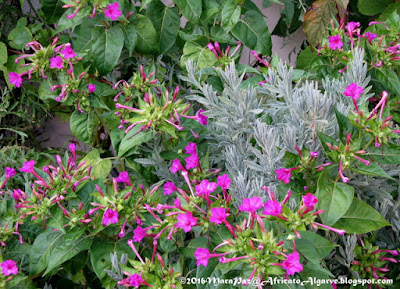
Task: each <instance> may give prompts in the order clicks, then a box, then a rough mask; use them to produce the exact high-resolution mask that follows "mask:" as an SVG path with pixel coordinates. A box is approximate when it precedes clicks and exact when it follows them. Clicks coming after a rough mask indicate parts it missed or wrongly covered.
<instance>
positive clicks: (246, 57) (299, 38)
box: [23, 0, 305, 150]
mask: <svg viewBox="0 0 400 289" xmlns="http://www.w3.org/2000/svg"><path fill="white" fill-rule="evenodd" d="M32 2H33V5H34V6H35V8H39V7H40V4H39V0H34V1H32ZM163 2H164V3H166V4H167V3H170V2H171V1H170V0H164V1H163ZM254 3H255V4H256V5H257V6H258V7H259V8H260V9H261V11H262V12H263V13H264V15H266V22H267V25H268V28H269V30H270V31H273V30H274V28H275V26H276V24H277V23H278V21H279V17H280V10H281V9H282V5H278V4H272V5H271V6H270V7H269V8H263V7H262V0H255V1H254ZM23 10H24V12H26V13H28V12H29V10H30V8H29V6H28V5H27V3H26V1H25V3H24V9H23ZM184 24H185V22H184V19H183V22H182V25H184ZM304 39H305V35H304V33H303V29H302V27H300V28H299V29H298V30H297V31H296V32H295V33H293V34H291V35H290V36H288V37H285V38H282V37H278V36H272V53H273V54H275V53H276V54H277V55H278V56H279V57H280V58H281V59H283V60H284V61H286V62H287V63H288V64H290V65H294V64H295V61H296V56H297V53H298V52H299V51H300V47H301V44H302V42H303V40H304ZM254 61H255V58H254V57H253V55H252V54H251V53H250V50H249V49H248V48H246V47H245V48H244V49H243V52H242V55H241V58H240V63H242V64H249V65H251V64H252V63H253V62H254ZM43 130H44V133H43V135H42V138H41V139H42V140H45V141H44V142H43V143H42V144H41V145H42V147H55V148H61V147H63V146H65V145H68V143H69V142H70V141H71V140H73V141H76V138H74V137H73V136H72V134H71V130H70V128H69V123H67V122H63V121H62V120H61V119H60V118H59V117H54V118H52V119H51V120H49V121H48V122H46V123H45V124H44V126H43ZM78 149H80V150H84V145H83V144H79V147H78Z"/></svg>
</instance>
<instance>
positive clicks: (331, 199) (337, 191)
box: [316, 174, 354, 226]
mask: <svg viewBox="0 0 400 289" xmlns="http://www.w3.org/2000/svg"><path fill="white" fill-rule="evenodd" d="M316 195H317V198H318V203H317V208H318V210H324V212H323V213H322V214H320V217H321V220H322V223H323V224H325V225H328V226H332V225H333V224H334V223H336V222H337V221H338V220H339V219H340V218H341V217H342V216H343V215H344V214H345V213H346V211H347V210H348V208H349V207H350V205H351V203H352V201H353V197H354V188H353V187H352V186H349V185H346V184H343V183H338V182H329V181H327V179H326V178H325V174H321V176H320V178H319V180H318V190H317V194H316Z"/></svg>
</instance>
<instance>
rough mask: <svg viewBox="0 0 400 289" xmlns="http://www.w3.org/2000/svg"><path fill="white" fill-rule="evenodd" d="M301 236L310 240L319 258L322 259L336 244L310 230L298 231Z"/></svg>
mask: <svg viewBox="0 0 400 289" xmlns="http://www.w3.org/2000/svg"><path fill="white" fill-rule="evenodd" d="M300 234H301V238H302V239H305V240H308V241H310V242H311V243H312V244H313V246H314V247H315V249H317V251H318V255H319V258H321V259H323V258H325V257H326V256H328V255H329V253H330V252H332V250H333V248H335V247H337V246H338V245H336V244H333V243H331V242H330V241H328V240H327V239H325V238H324V237H322V236H320V235H318V234H317V233H314V232H311V231H302V232H300Z"/></svg>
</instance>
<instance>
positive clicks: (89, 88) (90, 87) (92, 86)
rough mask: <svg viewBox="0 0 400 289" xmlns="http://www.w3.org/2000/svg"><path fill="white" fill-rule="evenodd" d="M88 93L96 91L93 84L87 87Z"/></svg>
mask: <svg viewBox="0 0 400 289" xmlns="http://www.w3.org/2000/svg"><path fill="white" fill-rule="evenodd" d="M88 91H89V92H90V93H92V92H95V91H96V85H94V84H93V83H91V84H89V85H88Z"/></svg>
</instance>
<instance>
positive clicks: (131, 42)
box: [122, 24, 138, 56]
mask: <svg viewBox="0 0 400 289" xmlns="http://www.w3.org/2000/svg"><path fill="white" fill-rule="evenodd" d="M122 29H123V31H124V35H125V43H124V46H125V48H126V49H127V50H128V53H129V56H131V55H132V53H133V51H134V50H135V47H136V42H137V38H138V37H137V33H136V29H135V26H134V25H133V24H129V25H127V26H122Z"/></svg>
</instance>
